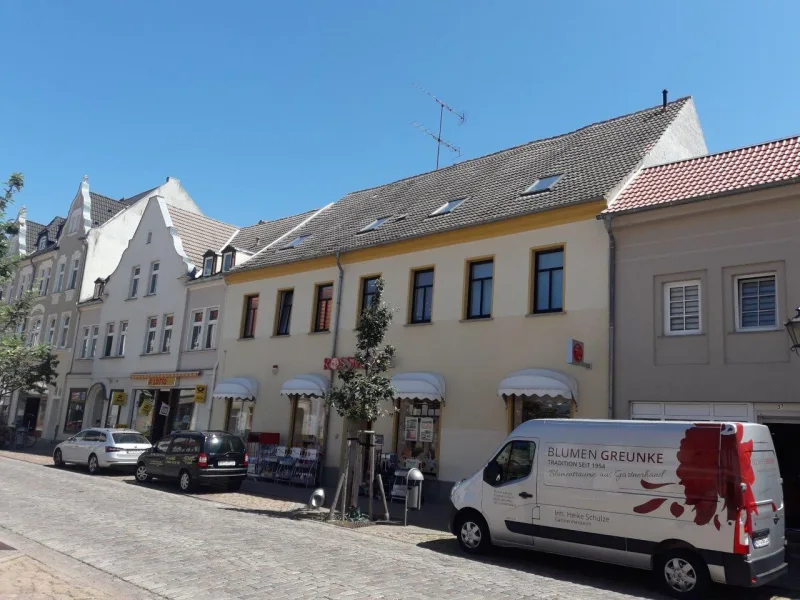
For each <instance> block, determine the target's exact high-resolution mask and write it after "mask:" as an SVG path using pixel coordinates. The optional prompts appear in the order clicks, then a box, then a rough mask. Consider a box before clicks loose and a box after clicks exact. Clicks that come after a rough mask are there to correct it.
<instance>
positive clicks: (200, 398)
mask: <svg viewBox="0 0 800 600" xmlns="http://www.w3.org/2000/svg"><path fill="white" fill-rule="evenodd" d="M207 390H208V386H207V385H205V384H202V383H201V384H199V385H196V386H194V401H195V402H198V403H202V402H205V401H206V391H207Z"/></svg>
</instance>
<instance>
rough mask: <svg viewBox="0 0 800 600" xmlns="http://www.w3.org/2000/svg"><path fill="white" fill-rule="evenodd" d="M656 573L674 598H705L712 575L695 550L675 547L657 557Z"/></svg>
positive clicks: (690, 599) (663, 587)
mask: <svg viewBox="0 0 800 600" xmlns="http://www.w3.org/2000/svg"><path fill="white" fill-rule="evenodd" d="M655 574H656V577H657V578H658V581H659V584H660V586H661V588H662V590H663V591H664V592H665V593H666V594H668V595H670V596H672V597H673V598H685V599H687V600H695V599H699V598H705V597H706V592H707V591H708V587H709V585H710V584H711V576H710V575H709V574H708V567H707V566H706V563H705V561H704V560H703V559H702V558H701V557H700V556H699V555H698V554H697V553H695V552H692V551H690V550H684V549H682V548H674V549H672V550H667V551H666V552H664V553H663V554H660V555H659V556H658V557H656V561H655Z"/></svg>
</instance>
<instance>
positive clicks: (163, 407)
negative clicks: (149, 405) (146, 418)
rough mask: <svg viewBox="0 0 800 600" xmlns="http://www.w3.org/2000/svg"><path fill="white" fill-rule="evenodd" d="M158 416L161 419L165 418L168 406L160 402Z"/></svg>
mask: <svg viewBox="0 0 800 600" xmlns="http://www.w3.org/2000/svg"><path fill="white" fill-rule="evenodd" d="M158 414H159V415H161V416H162V417H166V416H167V415H168V414H169V404H167V403H166V402H162V403H161V408H159V409H158Z"/></svg>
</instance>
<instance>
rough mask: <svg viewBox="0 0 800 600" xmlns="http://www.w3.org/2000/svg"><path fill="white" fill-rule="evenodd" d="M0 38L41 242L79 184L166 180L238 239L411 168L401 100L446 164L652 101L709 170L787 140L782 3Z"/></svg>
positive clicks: (49, 27)
mask: <svg viewBox="0 0 800 600" xmlns="http://www.w3.org/2000/svg"><path fill="white" fill-rule="evenodd" d="M0 23H2V24H3V25H2V34H0V67H1V69H0V72H2V83H1V84H0V85H1V86H2V92H1V93H0V118H1V119H2V125H1V126H2V137H0V177H2V179H5V177H6V175H7V173H10V172H11V171H22V172H23V173H24V174H25V176H26V180H27V184H26V189H25V192H24V193H23V194H22V195H21V196H20V198H19V203H24V204H26V205H27V206H28V215H29V218H32V219H34V220H36V221H40V222H45V223H46V222H48V221H49V220H50V219H51V218H52V217H53V216H55V215H56V214H61V215H64V214H65V212H66V210H67V208H68V204H69V202H70V200H71V199H72V197H73V196H74V194H75V191H76V189H77V187H78V185H79V183H80V180H81V177H82V176H83V175H88V176H89V182H90V186H91V188H92V190H94V191H96V192H99V193H102V194H105V195H108V196H112V197H114V198H119V197H121V196H131V195H133V194H135V193H138V192H141V191H144V190H145V189H148V188H151V187H155V186H156V185H159V184H160V183H161V182H163V181H164V179H165V177H166V176H167V175H170V176H173V177H177V178H179V179H180V180H181V181H182V183H183V184H184V186H185V187H186V188H187V189H188V190H189V192H190V193H191V194H192V196H193V198H194V199H195V201H196V202H197V203H198V204H199V205H200V206H201V208H202V209H203V210H204V212H205V213H206V214H208V215H209V216H212V217H215V218H218V219H222V220H225V221H228V222H231V223H233V224H236V225H247V224H251V223H254V222H256V221H258V220H259V219H271V218H276V217H280V216H284V215H287V214H292V213H296V212H300V211H303V210H306V209H310V208H314V207H319V206H323V205H325V204H327V203H328V202H331V201H334V200H336V199H338V198H340V197H341V196H342V195H344V194H345V193H347V192H349V191H354V190H358V189H362V188H365V187H370V186H373V185H378V184H381V183H388V182H391V181H393V180H395V179H399V178H402V177H406V176H409V175H413V174H416V173H420V172H423V171H428V170H431V169H432V168H433V167H434V163H435V158H436V146H435V142H433V141H432V140H430V139H429V138H427V137H426V136H425V135H424V134H422V133H420V132H419V131H417V130H416V129H414V128H413V127H412V126H411V125H410V123H411V122H412V121H418V122H419V123H421V124H423V125H425V126H427V127H429V128H431V129H435V128H436V127H437V125H438V116H439V115H438V108H437V105H436V104H435V103H434V102H433V101H432V100H431V99H429V98H428V97H427V96H425V95H424V94H423V93H422V92H420V91H419V90H417V89H415V88H414V87H412V83H415V82H416V83H418V84H420V85H422V86H424V87H425V88H428V89H430V90H431V91H433V92H434V93H436V94H437V95H439V96H440V97H441V98H443V99H444V100H445V101H446V102H448V103H449V104H451V105H452V106H453V107H455V108H457V109H458V110H461V111H464V112H466V115H467V121H466V123H465V124H464V125H462V126H459V125H458V124H457V123H456V121H455V120H454V119H452V118H449V117H447V116H446V117H445V128H444V135H443V137H444V138H446V139H448V140H450V141H451V142H452V143H454V144H457V145H458V146H461V147H462V149H463V156H462V159H466V158H474V157H477V156H481V155H483V154H487V153H490V152H493V151H496V150H499V149H502V148H505V147H509V146H512V145H516V144H520V143H523V142H526V141H530V140H534V139H538V138H541V137H546V136H550V135H555V134H559V133H563V132H566V131H570V130H572V129H575V128H578V127H581V126H583V125H586V124H589V123H591V122H594V121H597V120H603V119H607V118H610V117H613V116H616V115H621V114H625V113H628V112H632V111H636V110H639V109H642V108H646V107H648V106H653V105H656V104H659V103H660V102H661V90H662V88H665V87H666V88H668V89H669V94H670V98H672V99H674V98H677V97H679V96H685V95H692V96H694V99H695V102H696V104H697V109H698V112H699V115H700V120H701V123H702V125H703V129H704V132H705V136H706V141H707V144H708V146H709V150H710V151H712V152H713V151H719V150H724V149H728V148H732V147H736V146H741V145H746V144H750V143H755V142H759V141H764V140H769V139H774V138H778V137H784V136H788V135H792V134H797V133H800V45H799V44H798V42H800V34H798V23H800V2H797V1H796V0H786V1H770V2H754V1H753V0H727V1H725V2H722V1H708V2H706V1H702V2H701V1H697V0H691V1H689V0H685V1H681V0H671V1H669V2H649V1H644V0H631V1H620V0H614V1H612V0H606V1H598V0H591V1H574V2H571V1H566V0H563V1H559V2H555V1H553V2H544V1H533V0H526V1H524V2H511V1H503V2H477V1H469V0H459V1H452V2H445V1H441V2H439V1H435V0H409V1H403V2H400V1H396V2H389V1H382V0H372V1H363V2H356V1H352V2H350V1H338V2H337V1H332V0H326V1H318V2H313V1H309V2H302V1H299V0H296V1H289V0H286V1H284V2H280V3H279V2H272V1H267V0H260V1H254V2H245V1H235V2H223V1H222V0H216V1H215V2H209V1H199V0H191V1H189V0H180V1H179V0H136V1H135V2H123V1H121V0H96V1H88V0H80V1H76V2H60V1H55V0H0ZM453 158H454V155H452V154H451V153H449V152H447V151H443V160H442V164H444V165H448V164H452V162H453ZM12 211H14V212H15V211H16V208H12Z"/></svg>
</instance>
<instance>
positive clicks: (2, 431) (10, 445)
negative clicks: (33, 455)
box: [0, 425, 37, 450]
mask: <svg viewBox="0 0 800 600" xmlns="http://www.w3.org/2000/svg"><path fill="white" fill-rule="evenodd" d="M36 440H37V437H36V435H31V432H30V431H29V430H28V428H27V427H26V426H24V425H21V426H19V427H16V428H14V427H10V426H6V425H4V426H0V450H19V449H29V448H33V447H34V446H35V445H36Z"/></svg>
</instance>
